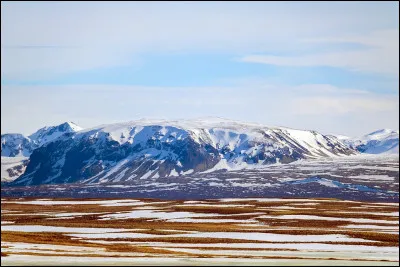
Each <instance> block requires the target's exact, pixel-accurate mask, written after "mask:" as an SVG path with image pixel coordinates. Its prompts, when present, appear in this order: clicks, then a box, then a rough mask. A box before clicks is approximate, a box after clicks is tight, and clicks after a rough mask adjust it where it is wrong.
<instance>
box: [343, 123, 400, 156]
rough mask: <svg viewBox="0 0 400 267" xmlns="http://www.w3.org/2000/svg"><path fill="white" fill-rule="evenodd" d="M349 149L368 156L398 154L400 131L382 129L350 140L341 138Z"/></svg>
mask: <svg viewBox="0 0 400 267" xmlns="http://www.w3.org/2000/svg"><path fill="white" fill-rule="evenodd" d="M336 137H338V138H339V139H341V140H342V141H343V143H345V144H346V145H347V146H348V147H350V148H353V149H357V150H358V151H360V152H362V153H367V154H382V153H384V154H398V153H399V131H394V130H391V129H381V130H377V131H374V132H372V133H369V134H367V135H364V136H361V137H358V138H350V137H347V138H346V137H343V136H342V138H341V137H339V136H336Z"/></svg>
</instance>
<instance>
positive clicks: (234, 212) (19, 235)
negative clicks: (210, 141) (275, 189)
mask: <svg viewBox="0 0 400 267" xmlns="http://www.w3.org/2000/svg"><path fill="white" fill-rule="evenodd" d="M11 200H12V199H11ZM26 200H28V199H26ZM29 200H35V199H34V198H32V199H29ZM57 200H65V201H67V200H73V201H77V200H79V199H57ZM82 200H85V201H87V200H104V199H82ZM138 200H139V199H138ZM18 201H21V200H18ZM140 201H143V202H146V203H150V205H151V206H152V207H158V208H163V209H162V211H164V212H168V211H186V212H194V213H215V214H220V215H224V216H212V217H206V219H236V220H250V219H254V218H256V217H257V216H260V215H245V214H244V213H260V212H263V213H264V214H268V215H272V216H274V215H275V216H279V215H292V214H295V215H314V216H325V217H336V218H338V220H335V221H327V220H324V219H323V217H322V218H321V219H320V220H305V219H294V220H292V219H291V220H288V219H279V218H256V219H257V220H258V221H259V222H260V223H265V224H266V225H268V226H262V225H260V227H262V228H263V229H260V228H258V229H252V228H250V227H247V226H238V225H236V224H237V223H220V222H216V223H195V222H169V221H166V220H157V219H154V218H129V219H118V220H99V219H100V218H101V217H100V215H105V214H111V213H116V212H130V211H132V210H135V209H136V208H137V207H140V206H101V205H98V204H79V205H31V204H17V203H7V202H4V201H2V203H1V207H2V209H6V210H10V211H18V212H19V213H26V214H31V215H27V216H26V215H24V216H22V215H15V214H13V213H6V214H2V220H8V221H14V222H15V223H14V224H13V225H45V226H62V227H85V228H124V229H132V230H136V231H135V232H136V233H146V234H153V235H157V237H152V238H103V239H96V240H98V241H124V242H127V243H125V244H115V243H109V244H101V243H91V242H88V241H89V240H87V239H86V240H85V239H77V238H75V237H71V236H67V235H65V234H62V233H46V232H44V233H27V232H11V231H2V236H1V240H2V241H5V242H24V243H35V244H53V245H67V246H85V247H94V248H98V249H99V251H103V252H104V251H109V252H135V253H145V254H146V255H149V256H159V255H165V256H171V257H174V256H182V257H186V256H190V257H204V258H207V257H213V256H217V255H208V254H206V253H207V250H209V251H210V250H243V249H241V248H228V247H226V248H219V247H216V246H215V245H213V246H212V247H207V248H204V247H196V248H197V249H201V250H202V251H204V252H205V254H201V255H199V254H191V253H184V252H176V251H172V250H168V248H159V247H151V246H147V245H146V243H148V242H168V243H173V244H178V243H183V244H201V243H203V244H217V243H226V244H230V243H281V244H282V243H287V244H294V243H296V244H298V243H312V242H266V241H256V240H242V239H234V238H204V237H175V236H173V234H183V233H185V231H199V232H258V233H275V234H289V235H328V234H343V235H347V236H349V237H353V238H362V239H365V240H369V242H322V243H326V244H337V245H339V244H340V245H363V246H365V245H366V246H380V247H398V246H399V240H398V235H397V234H388V233H377V232H376V229H354V230H352V229H349V228H340V226H345V225H348V224H354V225H357V224H362V223H357V222H350V221H345V220H340V218H366V219H375V220H387V221H395V220H398V216H385V215H383V216H382V215H373V214H370V213H373V212H395V211H398V210H399V209H398V207H396V206H384V205H376V206H377V207H362V206H363V205H365V204H368V203H358V202H341V201H337V200H332V201H331V202H318V203H317V205H312V204H306V205H294V204H300V202H291V201H290V200H288V201H282V202H258V201H256V200H241V201H238V202H229V204H235V205H238V207H218V206H212V205H213V204H223V203H221V202H219V201H211V200H209V201H203V204H204V206H195V205H190V204H184V201H165V202H163V203H156V204H153V203H152V202H162V201H161V200H153V199H140ZM312 203H316V202H312ZM182 204H184V205H182ZM249 204H250V205H254V206H241V205H249ZM176 205H181V206H176ZM372 205H375V204H372ZM277 206H288V207H291V206H292V207H296V209H289V210H276V209H273V207H277ZM353 207H361V208H360V209H352V208H353ZM269 208H271V209H269ZM299 208H300V209H299ZM301 208H313V209H301ZM260 209H263V210H260ZM342 211H346V212H347V211H351V213H341V212H342ZM46 212H54V213H63V212H68V213H70V212H73V213H75V212H82V213H103V214H99V215H83V216H77V217H71V218H68V219H57V218H54V217H52V216H45V215H36V214H38V213H46ZM243 214H244V215H243ZM48 218H54V219H51V220H49V219H48ZM193 218H198V219H204V217H195V216H194V217H193ZM374 225H380V226H388V224H381V223H374ZM390 226H395V225H393V224H392V225H390ZM282 227H287V228H288V229H287V230H286V229H285V230H282V229H281V228H282ZM274 228H280V229H274ZM166 230H176V231H174V232H170V231H166ZM128 242H137V243H138V244H140V245H134V244H129V243H128ZM318 243H321V242H318ZM2 247H4V248H7V249H10V248H8V247H6V246H2ZM171 249H172V248H171ZM245 250H259V251H268V250H270V251H274V250H279V251H282V250H288V251H291V250H290V249H252V248H249V249H247V248H246V249H245ZM293 251H295V250H293ZM57 252H60V253H61V254H57V256H59V255H61V256H62V255H63V252H62V251H57ZM2 253H3V252H2ZM10 253H12V252H7V253H5V254H10ZM30 253H31V252H30ZM12 254H14V253H12ZM23 254H25V253H23ZM64 254H65V256H73V255H70V254H66V253H64ZM89 254H90V253H89ZM26 255H27V254H26ZM35 255H39V254H35ZM41 255H48V256H55V255H54V254H49V253H43V254H41ZM77 256H82V255H81V254H79V255H77ZM84 256H86V255H84ZM92 256H93V257H98V256H100V257H102V255H100V254H96V253H95V252H94V253H93V255H92ZM103 256H104V255H103ZM224 256H226V255H224ZM89 257H90V256H89ZM107 257H108V256H107ZM229 257H230V256H229ZM249 257H250V256H249ZM251 258H257V257H251ZM258 258H265V259H268V258H270V259H271V258H277V257H258ZM278 258H279V257H278ZM283 258H285V259H288V257H286V256H285V257H283ZM294 258H296V257H294Z"/></svg>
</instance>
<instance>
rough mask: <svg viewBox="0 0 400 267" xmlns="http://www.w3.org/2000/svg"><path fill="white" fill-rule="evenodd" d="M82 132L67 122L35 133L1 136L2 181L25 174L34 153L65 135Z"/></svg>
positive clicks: (11, 179)
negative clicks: (30, 157)
mask: <svg viewBox="0 0 400 267" xmlns="http://www.w3.org/2000/svg"><path fill="white" fill-rule="evenodd" d="M79 130H82V128H80V127H79V126H77V125H76V124H74V123H73V122H65V123H63V124H60V125H57V126H50V127H44V128H41V129H39V130H38V131H36V132H35V133H33V134H31V135H29V136H24V135H22V134H18V133H15V134H3V135H1V181H2V182H9V181H13V180H14V179H16V178H18V177H19V176H20V175H21V174H23V173H24V171H25V169H26V166H27V165H28V162H29V156H30V155H31V154H32V152H33V151H34V150H35V149H36V148H39V147H41V146H43V145H45V144H47V143H50V142H52V141H53V140H55V139H57V138H58V137H60V136H62V135H64V134H70V133H75V132H77V131H79Z"/></svg>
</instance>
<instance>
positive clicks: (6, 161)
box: [1, 157, 29, 182]
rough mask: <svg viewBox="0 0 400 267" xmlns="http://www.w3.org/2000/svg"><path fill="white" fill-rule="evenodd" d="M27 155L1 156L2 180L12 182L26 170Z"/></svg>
mask: <svg viewBox="0 0 400 267" xmlns="http://www.w3.org/2000/svg"><path fill="white" fill-rule="evenodd" d="M28 162H29V159H28V158H27V157H1V181H2V182H11V181H13V180H15V179H17V178H18V177H19V176H21V174H23V173H24V172H25V169H26V166H27V165H28Z"/></svg>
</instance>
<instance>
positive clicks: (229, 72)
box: [1, 1, 399, 136]
mask: <svg viewBox="0 0 400 267" xmlns="http://www.w3.org/2000/svg"><path fill="white" fill-rule="evenodd" d="M398 5H399V4H398V2H382V3H381V2H197V3H196V2H166V3H161V2H154V3H146V2H93V3H92V2H65V3H64V2H51V3H45V2H19V3H18V2H16V3H12V2H4V1H2V3H1V7H2V8H1V17H2V30H1V87H2V88H1V89H2V90H1V129H2V133H6V132H21V133H25V134H29V133H32V132H33V131H35V130H36V129H38V128H40V127H42V126H44V125H55V124H59V123H62V122H64V121H74V122H75V123H77V124H78V125H80V126H82V127H92V126H95V125H97V124H103V123H112V122H120V121H127V120H134V119H139V118H142V117H146V118H164V119H179V118H192V117H199V116H201V117H202V116H220V117H226V118H230V119H237V120H244V121H250V122H259V123H263V124H266V125H271V126H273V125H280V126H287V127H293V128H299V129H314V130H318V131H321V132H323V133H338V134H339V133H340V134H346V135H351V136H356V135H362V134H366V133H368V132H372V131H374V130H376V129H379V128H393V129H398V128H399V124H398V120H399V115H398V114H399V99H398V94H399V6H398Z"/></svg>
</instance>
